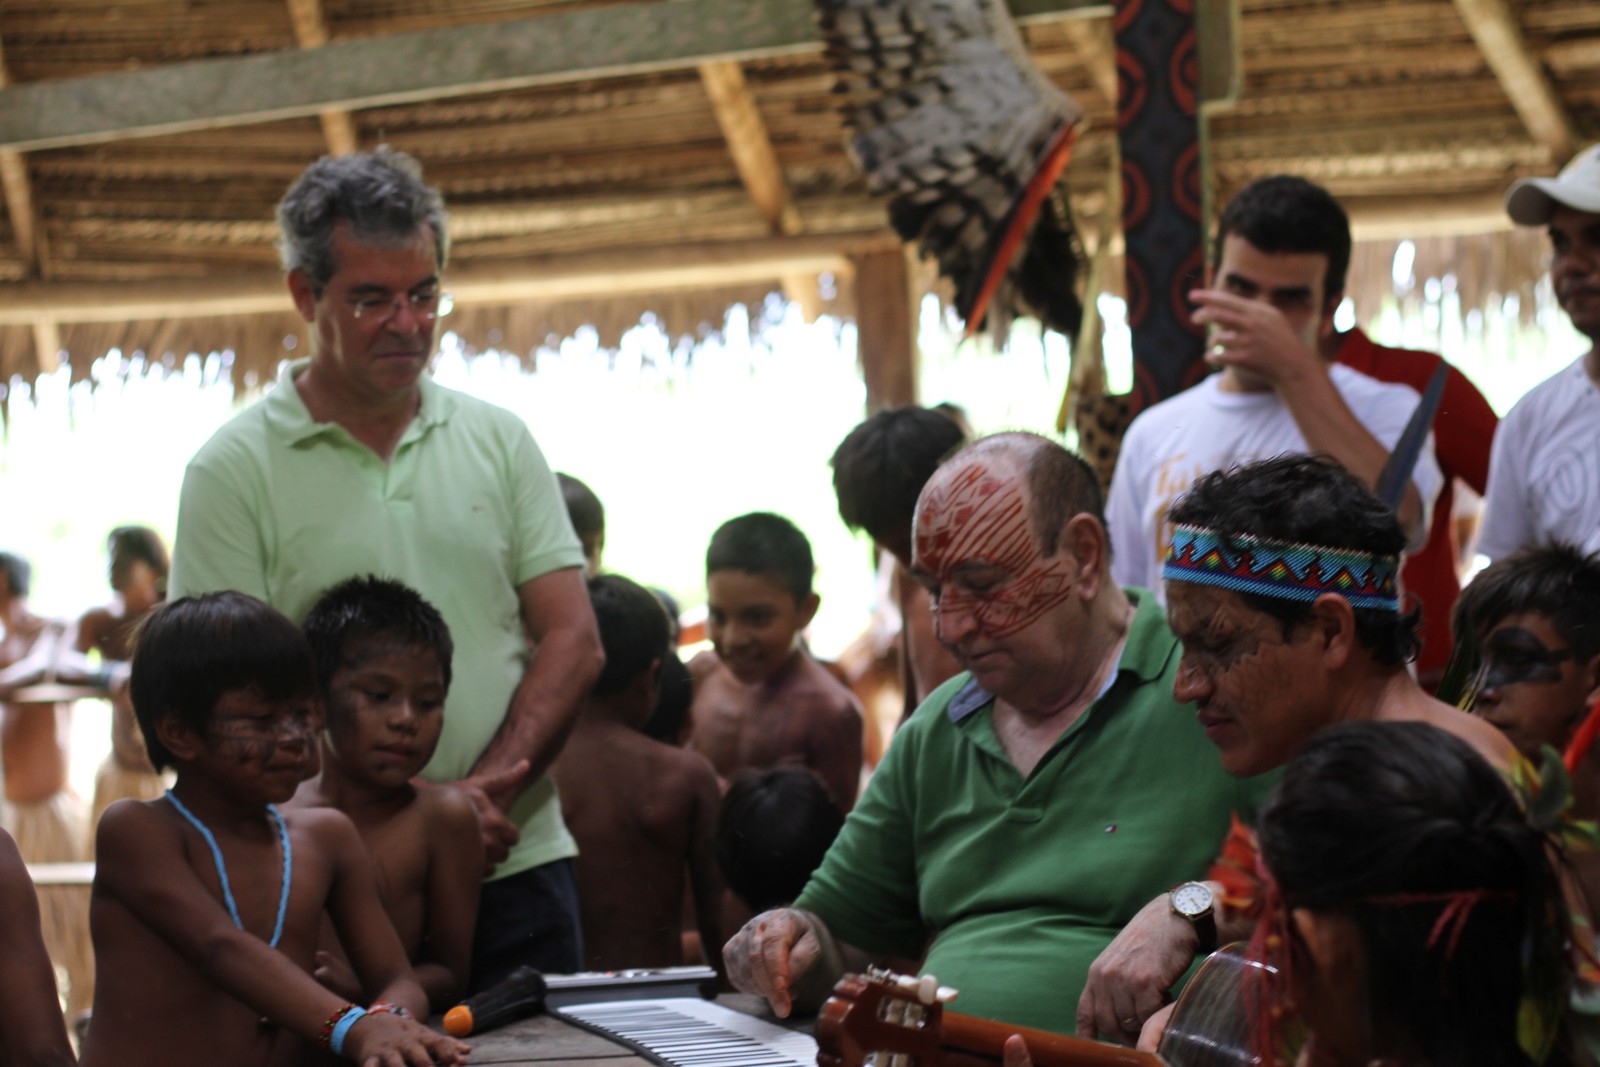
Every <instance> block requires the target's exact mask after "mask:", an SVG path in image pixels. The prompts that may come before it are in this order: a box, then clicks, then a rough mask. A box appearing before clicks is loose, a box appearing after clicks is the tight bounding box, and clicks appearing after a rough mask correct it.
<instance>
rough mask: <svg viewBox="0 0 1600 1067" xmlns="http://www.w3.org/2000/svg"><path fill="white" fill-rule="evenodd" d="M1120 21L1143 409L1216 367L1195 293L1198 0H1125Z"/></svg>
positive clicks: (1120, 104) (1120, 125)
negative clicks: (1196, 312) (1194, 306)
mask: <svg viewBox="0 0 1600 1067" xmlns="http://www.w3.org/2000/svg"><path fill="white" fill-rule="evenodd" d="M1113 29H1114V32H1115V34H1116V44H1117V137H1118V141H1119V142H1120V145H1121V148H1122V229H1123V236H1124V239H1125V241H1126V247H1127V254H1126V256H1125V262H1126V269H1127V293H1128V325H1129V326H1130V328H1131V329H1132V332H1133V373H1134V383H1133V409H1134V412H1135V413H1137V412H1138V411H1140V410H1143V409H1144V408H1147V407H1149V406H1150V405H1151V404H1154V403H1156V402H1157V401H1159V400H1164V399H1166V398H1167V397H1169V396H1172V395H1173V394H1174V393H1178V392H1181V391H1182V390H1184V389H1187V388H1188V387H1189V386H1191V385H1193V384H1194V383H1195V382H1197V381H1199V380H1200V379H1201V378H1203V377H1205V375H1206V372H1207V368H1206V365H1205V362H1204V361H1203V360H1202V359H1201V355H1202V354H1203V351H1204V346H1205V337H1204V334H1203V333H1202V331H1201V330H1200V328H1199V327H1197V326H1195V325H1194V323H1193V322H1191V321H1190V318H1189V315H1190V306H1189V302H1188V300H1187V299H1186V294H1187V292H1188V291H1189V290H1190V289H1191V288H1194V287H1195V286H1197V285H1198V284H1200V282H1201V281H1202V280H1203V279H1204V277H1205V270H1204V248H1205V239H1204V228H1203V225H1202V218H1201V185H1202V180H1203V176H1202V174H1201V159H1200V122H1199V116H1198V110H1199V109H1198V103H1199V80H1200V62H1199V55H1198V52H1197V49H1196V45H1195V42H1196V34H1195V13H1194V4H1193V0H1116V3H1115V7H1114V15H1113Z"/></svg>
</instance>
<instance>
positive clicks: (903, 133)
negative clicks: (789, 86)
mask: <svg viewBox="0 0 1600 1067" xmlns="http://www.w3.org/2000/svg"><path fill="white" fill-rule="evenodd" d="M816 5H817V17H818V23H819V26H820V28H821V32H822V37H823V40H824V41H825V42H826V45H827V54H828V57H829V59H830V60H831V62H832V63H833V66H834V68H835V70H837V71H838V72H839V80H838V82H837V84H836V85H835V91H836V92H837V93H839V94H840V95H841V97H842V98H843V99H842V102H841V106H842V109H843V111H844V115H845V121H846V124H847V125H848V126H849V127H850V129H851V130H852V131H854V134H853V136H852V138H851V141H850V150H851V154H852V157H853V158H854V160H855V162H856V165H857V167H858V168H859V169H860V170H861V172H862V173H863V174H864V175H865V177H866V180H867V186H868V188H870V189H871V190H872V191H873V192H874V193H879V194H889V195H891V196H892V197H893V199H892V200H891V201H890V204H889V221H890V224H891V225H892V226H893V227H894V229H895V231H896V232H897V233H899V234H900V236H901V237H903V238H905V239H906V240H908V241H917V242H918V243H919V245H920V246H921V249H922V254H923V256H924V257H932V258H934V259H935V260H937V261H938V264H939V273H941V274H943V275H945V276H946V277H948V278H950V279H951V281H952V282H953V283H954V285H955V290H956V310H957V312H958V313H959V314H960V315H961V317H962V319H963V321H965V322H966V324H967V332H968V333H969V334H970V333H972V332H974V331H976V330H977V329H978V328H979V327H980V326H981V325H983V323H984V319H985V316H986V315H988V314H993V315H994V316H995V319H996V321H995V322H994V323H993V325H994V326H995V327H996V330H995V332H996V333H997V334H1000V335H1003V334H1004V331H1005V326H1006V324H1007V322H1008V321H1009V320H1010V318H1011V317H1012V316H1013V315H1015V314H1018V313H1023V314H1031V315H1034V316H1037V317H1038V318H1039V319H1040V320H1041V321H1043V322H1044V323H1045V324H1046V325H1048V326H1050V327H1052V328H1054V329H1057V330H1060V331H1061V332H1063V333H1065V334H1066V335H1067V336H1068V337H1076V336H1077V332H1078V324H1079V321H1080V319H1081V318H1082V314H1083V309H1082V305H1081V303H1080V301H1079V297H1078V294H1077V291H1076V284H1077V273H1078V264H1079V262H1080V261H1081V259H1082V249H1081V245H1080V243H1079V240H1078V236H1077V233H1076V232H1075V230H1074V228H1073V224H1072V217H1071V212H1070V209H1069V206H1068V203H1067V197H1066V195H1065V192H1064V191H1063V190H1062V189H1061V188H1059V187H1058V185H1057V183H1058V181H1059V180H1060V177H1061V172H1062V170H1063V169H1064V168H1065V167H1066V164H1067V158H1068V156H1069V155H1070V153H1071V149H1072V143H1073V139H1074V137H1075V136H1076V133H1077V129H1078V124H1079V122H1080V121H1081V119H1082V112H1081V110H1080V109H1079V108H1078V106H1077V105H1076V104H1075V103H1073V101H1072V99H1071V98H1070V97H1068V96H1067V94H1065V93H1064V92H1062V91H1061V90H1060V89H1058V88H1056V86H1055V85H1053V84H1052V83H1051V82H1050V81H1049V79H1047V78H1046V77H1045V76H1044V75H1043V74H1042V73H1041V72H1040V71H1039V69H1038V68H1037V67H1036V66H1035V65H1034V63H1033V60H1032V57H1030V56H1029V55H1028V52H1027V49H1026V47H1025V46H1024V45H1023V43H1022V38H1021V35H1020V34H1019V33H1018V32H1017V28H1016V25H1015V24H1014V23H1013V22H1012V21H1011V16H1010V14H1009V13H1008V12H1007V11H1006V9H1005V6H1004V3H1003V0H816Z"/></svg>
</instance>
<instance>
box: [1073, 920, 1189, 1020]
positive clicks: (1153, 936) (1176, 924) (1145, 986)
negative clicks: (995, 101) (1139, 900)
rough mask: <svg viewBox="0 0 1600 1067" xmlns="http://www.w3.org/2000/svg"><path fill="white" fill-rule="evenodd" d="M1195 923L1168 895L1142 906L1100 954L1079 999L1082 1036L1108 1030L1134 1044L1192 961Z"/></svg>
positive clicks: (1091, 965) (1093, 964) (1092, 965)
mask: <svg viewBox="0 0 1600 1067" xmlns="http://www.w3.org/2000/svg"><path fill="white" fill-rule="evenodd" d="M1196 945H1197V938H1196V935H1195V931H1194V927H1193V926H1191V925H1190V924H1189V922H1188V921H1187V920H1185V919H1183V918H1182V917H1180V916H1179V915H1177V914H1176V913H1174V912H1173V910H1172V904H1171V902H1170V901H1169V899H1168V897H1167V895H1166V894H1164V893H1163V894H1162V895H1161V896H1159V897H1157V898H1156V899H1155V900H1152V901H1151V902H1150V903H1148V904H1146V905H1145V906H1144V907H1143V908H1140V909H1139V913H1138V914H1137V915H1135V916H1134V917H1133V919H1132V920H1131V921H1130V922H1129V923H1128V925H1127V926H1125V927H1123V928H1122V932H1121V933H1119V934H1118V935H1117V936H1116V938H1115V939H1114V940H1113V941H1112V942H1111V944H1109V945H1107V946H1106V949H1105V951H1104V952H1102V953H1100V956H1099V958H1098V959H1096V960H1095V961H1094V963H1092V964H1090V966H1089V980H1088V982H1087V983H1086V984H1085V985H1084V987H1083V996H1082V997H1080V998H1079V1000H1078V1036H1079V1037H1090V1038H1092V1037H1096V1036H1098V1035H1102V1034H1103V1035H1105V1037H1107V1038H1109V1039H1110V1040H1112V1041H1116V1042H1117V1043H1119V1044H1123V1045H1131V1044H1133V1043H1134V1040H1135V1039H1136V1038H1138V1036H1139V1032H1140V1029H1141V1028H1142V1027H1143V1025H1144V1022H1145V1020H1146V1019H1148V1018H1150V1016H1151V1015H1153V1014H1155V1012H1156V1010H1157V1009H1159V1008H1160V1007H1161V1006H1162V1005H1163V1004H1165V1003H1166V1002H1167V991H1168V990H1169V989H1171V988H1172V984H1173V983H1174V982H1176V981H1177V980H1178V979H1179V978H1181V977H1183V972H1184V971H1186V970H1188V969H1189V964H1190V963H1191V962H1193V960H1194V957H1195V950H1196Z"/></svg>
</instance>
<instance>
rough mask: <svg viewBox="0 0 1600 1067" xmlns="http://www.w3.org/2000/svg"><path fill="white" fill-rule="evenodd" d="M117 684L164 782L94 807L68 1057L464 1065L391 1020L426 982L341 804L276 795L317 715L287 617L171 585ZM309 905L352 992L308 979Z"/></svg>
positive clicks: (410, 1026) (128, 1061)
mask: <svg viewBox="0 0 1600 1067" xmlns="http://www.w3.org/2000/svg"><path fill="white" fill-rule="evenodd" d="M131 689H132V698H133V706H134V712H135V714H136V715H138V717H139V725H140V727H141V729H142V730H143V731H144V737H145V743H146V745H147V747H148V749H149V755H150V762H151V763H152V764H153V765H154V766H155V767H156V768H157V769H161V768H163V767H166V766H168V765H171V766H173V767H174V768H175V769H176V771H177V782H176V784H175V785H174V786H173V788H172V789H171V790H170V791H168V793H167V795H166V796H165V797H164V798H162V799H160V800H151V801H142V802H141V801H132V800H124V801H119V802H118V803H116V804H114V805H112V806H111V808H110V809H108V810H107V811H106V814H105V817H104V818H103V819H101V821H100V827H99V834H98V840H97V850H96V857H97V862H96V868H95V878H94V888H93V896H92V900H91V904H90V922H91V925H92V928H93V933H94V947H95V958H96V961H97V963H98V964H99V969H100V982H99V983H98V985H97V987H96V990H95V1001H94V1022H93V1024H92V1025H91V1026H90V1027H89V1034H88V1037H87V1039H86V1041H85V1043H84V1047H83V1059H82V1063H83V1067H98V1065H103V1064H115V1065H117V1067H144V1065H150V1067H155V1065H161V1067H189V1065H192V1067H201V1065H210V1064H217V1063H229V1064H243V1063H250V1064H258V1065H261V1067H288V1065H290V1064H300V1063H304V1062H306V1061H307V1058H308V1056H309V1055H310V1054H311V1051H312V1049H313V1047H314V1046H316V1045H318V1044H321V1045H322V1046H323V1047H326V1048H328V1049H330V1050H331V1051H332V1052H333V1053H334V1054H335V1055H341V1054H342V1055H344V1056H347V1057H348V1058H350V1059H352V1060H355V1061H356V1062H357V1063H360V1064H362V1065H363V1067H377V1065H378V1064H380V1063H382V1064H387V1065H395V1067H398V1065H401V1064H405V1065H408V1067H423V1065H427V1064H459V1063H464V1062H465V1061H466V1052H467V1046H465V1045H463V1044H461V1043H460V1042H457V1041H454V1040H452V1039H450V1038H447V1037H444V1036H442V1035H439V1034H435V1033H433V1032H432V1031H430V1030H428V1029H427V1028H426V1027H425V1026H422V1025H421V1024H420V1023H418V1022H415V1021H412V1020H411V1015H412V1014H417V1015H425V1014H426V1012H427V1010H428V1001H427V997H426V996H425V995H424V993H423V990H422V987H421V986H420V985H419V984H418V983H417V980H416V979H415V978H414V977H413V976H412V973H411V968H410V967H409V965H408V964H407V961H406V956H405V951H404V949H403V948H402V947H401V944H400V939H399V938H398V937H397V936H396V934H395V930H394V927H393V926H392V925H391V924H390V922H389V918H388V916H387V915H386V914H385V913H384V910H383V905H382V902H381V901H380V899H379V897H378V890H377V886H376V883H375V881H374V875H373V868H372V864H371V861H370V860H369V859H368V856H367V852H366V849H365V848H364V847H363V846H362V844H361V838H360V837H359V836H358V835H357V833H356V830H355V827H354V826H352V825H351V823H350V820H349V819H348V818H347V817H346V816H345V815H344V814H342V813H340V812H337V811H333V810H330V809H315V810H304V809H302V810H295V811H280V810H279V808H278V807H277V805H279V804H282V803H284V802H285V801H287V800H288V799H289V798H290V797H292V796H293V795H294V792H295V789H296V787H298V786H299V784H300V782H301V779H302V778H304V777H305V775H306V772H307V771H308V770H309V769H310V767H311V759H312V752H313V751H314V749H313V746H314V744H315V731H316V729H317V727H318V726H319V725H320V719H321V716H320V708H319V706H318V701H317V695H316V678H315V674H314V671H313V668H312V664H311V653H310V650H309V649H308V648H307V646H306V643H305V638H304V637H302V636H301V634H300V631H299V629H298V628H296V627H295V625H294V624H293V623H292V622H290V621H289V620H288V619H287V618H285V617H284V616H283V615H281V614H279V613H278V612H276V611H274V610H273V609H272V608H269V607H268V606H267V605H265V604H263V603H261V602H260V601H258V600H256V599H254V598H252V597H248V596H245V595H244V594H242V593H233V592H228V593H213V594H208V595H206V596H202V597H185V598H183V599H180V600H177V601H175V602H173V603H170V604H167V605H164V606H163V607H160V608H158V609H156V611H155V612H153V613H152V614H151V615H150V617H149V618H148V619H147V620H146V622H145V624H144V626H143V628H142V629H141V631H140V636H139V638H138V642H137V646H136V648H135V650H134V655H133V676H132V681H131ZM325 913H326V915H327V916H328V917H329V918H330V919H331V920H332V923H333V926H334V928H335V929H336V930H337V932H338V934H339V937H340V940H341V942H342V943H343V945H344V947H345V949H346V951H347V952H348V954H349V957H350V960H351V963H352V964H353V968H354V971H355V973H356V975H357V976H358V978H359V981H360V985H361V987H362V989H363V990H364V991H365V993H366V994H367V996H369V997H371V999H370V1000H369V999H367V997H362V998H360V1003H359V1004H356V1003H347V1002H346V1001H345V998H344V997H341V996H339V995H337V994H335V993H333V992H330V991H329V990H328V989H326V988H324V987H323V986H321V985H319V984H318V983H317V981H316V980H315V979H314V978H313V977H312V975H311V972H312V968H313V966H314V965H315V959H316V953H317V948H318V939H319V935H320V933H321V930H322V924H323V917H324V914H325Z"/></svg>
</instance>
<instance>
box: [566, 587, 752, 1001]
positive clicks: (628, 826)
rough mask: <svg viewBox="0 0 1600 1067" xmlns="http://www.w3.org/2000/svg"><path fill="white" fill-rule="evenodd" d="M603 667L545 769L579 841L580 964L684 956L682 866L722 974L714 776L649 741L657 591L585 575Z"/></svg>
mask: <svg viewBox="0 0 1600 1067" xmlns="http://www.w3.org/2000/svg"><path fill="white" fill-rule="evenodd" d="M589 598H590V602H591V603H592V604H593V605H594V614H595V619H596V621H597V622H598V624H599V627H600V642H601V644H602V645H603V646H604V647H605V653H606V665H605V669H604V670H603V671H602V672H601V674H600V678H599V679H598V680H597V681H596V682H595V685H594V689H593V690H591V692H590V694H589V702H588V705H587V706H586V707H585V709H584V712H583V716H582V717H581V718H580V719H579V720H578V724H577V726H576V727H575V728H574V729H573V731H572V736H571V737H570V738H569V739H568V740H567V743H566V745H565V746H564V747H563V748H562V750H561V756H560V757H559V758H558V759H557V760H556V763H555V766H554V767H553V768H552V770H551V773H552V774H553V775H554V776H555V780H556V786H557V789H558V791H559V792H560V795H561V808H562V816H563V818H564V819H565V820H566V823H567V827H568V828H569V829H570V830H571V831H572V835H573V836H574V837H575V838H577V840H578V847H579V850H580V851H579V854H578V899H579V906H580V908H581V911H582V915H583V940H584V965H585V966H586V967H588V968H590V969H591V970H616V969H619V968H628V967H668V966H673V965H675V964H680V963H682V962H684V958H683V947H682V940H681V937H682V930H683V925H684V907H683V888H684V871H685V869H687V870H688V874H689V883H690V885H691V887H692V890H693V897H694V913H693V914H694V919H695V922H696V924H697V926H698V928H699V933H700V944H701V945H704V946H708V947H710V948H711V949H712V955H713V957H714V958H713V960H712V962H713V963H714V964H715V965H716V966H717V967H718V968H719V969H720V967H721V963H722V960H721V956H720V954H717V953H716V952H715V949H716V947H717V946H719V945H721V944H722V935H721V929H720V926H719V924H718V907H719V904H720V900H721V896H722V881H721V878H720V877H719V875H718V874H717V866H716V860H715V858H714V856H713V854H712V847H711V837H712V831H713V829H714V827H715V824H716V815H717V775H716V772H715V771H714V770H712V768H711V764H710V763H708V762H707V761H706V758H705V757H704V756H702V755H700V754H699V753H697V752H690V751H687V750H685V749H681V748H676V747H674V746H672V745H668V744H664V743H663V742H660V741H657V740H655V739H653V738H651V737H648V736H646V735H645V734H644V733H643V732H642V731H641V729H640V727H641V726H643V724H644V721H645V720H646V719H647V718H649V716H650V712H651V710H652V709H653V708H654V707H655V703H656V698H657V695H658V692H659V688H660V685H659V679H660V671H661V665H662V663H663V662H664V660H665V658H666V656H667V652H668V648H669V642H670V632H669V620H668V618H667V615H666V612H665V610H664V609H663V607H662V605H661V601H660V600H658V599H657V598H656V596H655V594H654V593H651V592H650V591H649V590H647V589H645V588H643V587H642V586H639V585H636V584H635V583H633V582H631V581H629V580H628V579H626V578H623V577H620V576H618V575H605V576H604V577H600V578H590V579H589Z"/></svg>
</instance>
